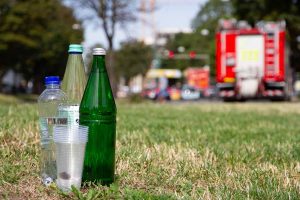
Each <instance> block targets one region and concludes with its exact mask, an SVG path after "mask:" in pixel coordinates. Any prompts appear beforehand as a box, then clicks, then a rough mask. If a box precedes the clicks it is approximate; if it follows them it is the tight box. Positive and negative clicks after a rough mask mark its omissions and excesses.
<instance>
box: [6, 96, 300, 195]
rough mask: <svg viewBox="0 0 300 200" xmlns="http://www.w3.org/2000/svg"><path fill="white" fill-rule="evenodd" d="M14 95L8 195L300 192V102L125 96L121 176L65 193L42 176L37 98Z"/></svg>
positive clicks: (9, 131)
mask: <svg viewBox="0 0 300 200" xmlns="http://www.w3.org/2000/svg"><path fill="white" fill-rule="evenodd" d="M0 97H1V96H0ZM9 98H12V99H11V100H9V101H2V100H1V99H5V97H4V96H2V97H1V98H0V102H2V103H1V104H0V120H1V123H0V145H1V146H0V149H1V151H0V199H70V198H72V199H299V198H300V126H299V124H300V123H299V122H300V104H298V103H242V104H238V103H237V104H222V103H192V104H188V103H187V104H152V103H141V104H135V105H134V104H128V103H124V102H122V103H119V105H118V118H117V122H118V123H117V158H116V162H117V165H116V166H117V169H116V173H117V180H116V182H115V183H114V184H113V185H112V186H111V187H109V188H108V187H104V186H99V185H92V184H90V183H86V184H85V185H84V187H83V188H82V189H81V191H77V190H73V193H71V194H64V193H62V192H60V191H59V190H58V189H57V188H56V187H55V185H52V186H51V187H49V188H45V187H44V186H42V185H41V182H40V180H39V173H38V163H39V132H38V124H37V120H38V116H37V110H36V105H35V104H28V103H24V102H23V100H22V101H19V100H14V99H13V97H9Z"/></svg>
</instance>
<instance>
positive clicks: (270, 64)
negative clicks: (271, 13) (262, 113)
mask: <svg viewBox="0 0 300 200" xmlns="http://www.w3.org/2000/svg"><path fill="white" fill-rule="evenodd" d="M285 40H286V39H285V22H284V21H280V22H263V21H261V22H259V23H257V24H256V26H255V27H254V28H253V27H251V26H250V25H249V24H248V23H247V22H245V21H238V22H237V21H236V20H235V19H230V20H224V19H222V20H220V21H219V27H218V31H217V33H216V81H217V87H218V90H219V92H218V93H219V97H221V98H222V99H224V100H245V99H251V98H267V99H271V100H284V99H287V98H289V96H290V94H291V92H292V87H291V85H292V76H291V70H290V68H289V64H288V60H289V59H288V48H287V47H286V41H285Z"/></svg>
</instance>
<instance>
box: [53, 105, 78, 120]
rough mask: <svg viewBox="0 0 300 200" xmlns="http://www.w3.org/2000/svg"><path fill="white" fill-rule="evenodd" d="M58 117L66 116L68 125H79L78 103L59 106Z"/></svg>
mask: <svg viewBox="0 0 300 200" xmlns="http://www.w3.org/2000/svg"><path fill="white" fill-rule="evenodd" d="M58 116H59V118H62V119H63V118H66V119H67V124H68V125H79V105H72V106H59V107H58Z"/></svg>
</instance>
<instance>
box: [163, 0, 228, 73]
mask: <svg viewBox="0 0 300 200" xmlns="http://www.w3.org/2000/svg"><path fill="white" fill-rule="evenodd" d="M231 16H232V6H231V3H230V2H223V1H221V0H210V1H207V2H206V3H205V4H203V5H201V7H200V9H199V12H198V13H197V15H196V16H195V18H194V19H193V20H192V23H191V26H192V28H193V32H192V33H178V34H176V35H175V37H174V38H173V39H171V40H169V41H168V43H167V45H166V48H167V49H169V50H172V51H174V52H175V53H177V48H178V47H179V46H183V47H184V48H185V52H186V53H188V52H190V51H195V52H197V53H202V54H209V57H210V59H209V63H207V61H199V60H192V59H191V60H182V61H178V60H176V61H174V60H165V61H163V62H162V65H163V67H166V68H168V67H170V66H172V67H173V68H174V67H175V68H178V69H181V70H184V69H185V68H187V67H189V66H203V65H204V64H209V65H210V73H211V75H212V76H214V74H215V40H214V38H215V30H216V27H217V25H218V21H219V19H220V18H230V17H231Z"/></svg>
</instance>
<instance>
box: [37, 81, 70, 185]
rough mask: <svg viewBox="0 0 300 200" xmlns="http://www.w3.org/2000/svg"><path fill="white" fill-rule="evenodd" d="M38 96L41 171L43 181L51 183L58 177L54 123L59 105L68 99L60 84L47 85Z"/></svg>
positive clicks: (47, 183)
mask: <svg viewBox="0 0 300 200" xmlns="http://www.w3.org/2000/svg"><path fill="white" fill-rule="evenodd" d="M46 87H47V88H46V89H45V90H44V91H43V93H42V94H41V95H40V97H39V98H38V110H39V126H40V138H41V139H40V141H41V162H40V172H41V176H42V181H43V183H44V184H45V185H49V184H50V183H51V182H52V181H54V180H55V179H56V162H55V146H54V143H53V124H55V123H56V121H57V116H58V106H59V105H61V104H63V103H65V102H66V100H67V97H66V94H65V93H64V92H63V91H62V90H60V88H59V85H47V86H46Z"/></svg>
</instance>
